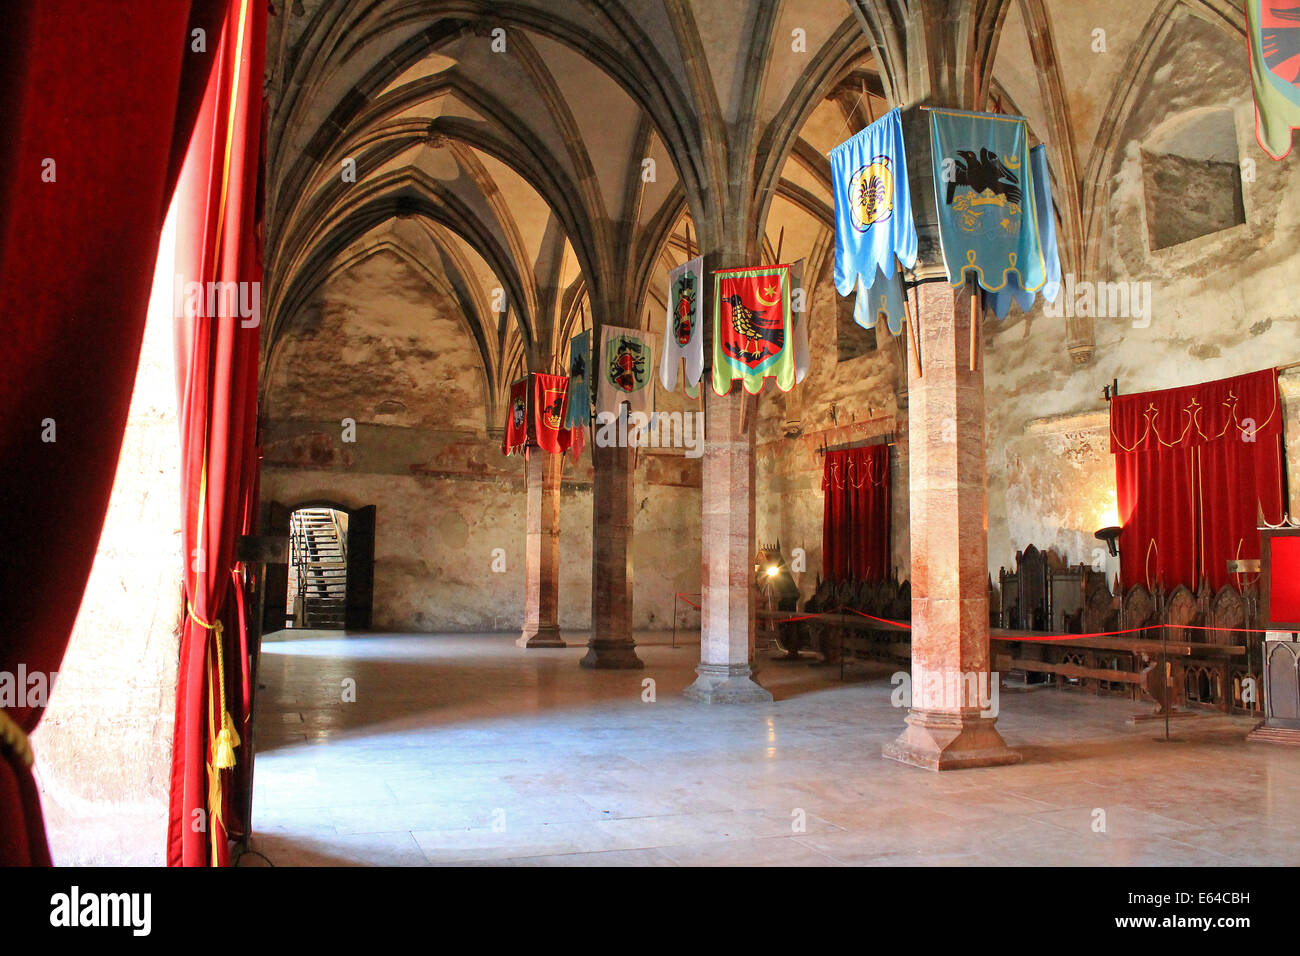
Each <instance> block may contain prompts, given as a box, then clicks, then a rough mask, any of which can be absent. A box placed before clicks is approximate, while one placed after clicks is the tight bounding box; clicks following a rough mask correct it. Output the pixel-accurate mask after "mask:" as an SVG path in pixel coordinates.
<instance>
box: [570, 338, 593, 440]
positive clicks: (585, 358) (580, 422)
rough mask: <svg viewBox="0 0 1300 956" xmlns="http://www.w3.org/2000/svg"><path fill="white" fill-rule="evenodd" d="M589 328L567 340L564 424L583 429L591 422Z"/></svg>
mask: <svg viewBox="0 0 1300 956" xmlns="http://www.w3.org/2000/svg"><path fill="white" fill-rule="evenodd" d="M590 368H591V330H590V329H587V330H586V331H584V332H581V333H579V334H578V335H575V336H574V337H573V339H572V341H570V342H569V409H568V415H567V416H566V419H565V424H567V425H568V426H569V427H570V428H574V429H583V428H586V427H587V426H588V425H590V424H591V388H590V386H589V384H588V374H587V373H588V370H589V369H590Z"/></svg>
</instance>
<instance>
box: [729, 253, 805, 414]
mask: <svg viewBox="0 0 1300 956" xmlns="http://www.w3.org/2000/svg"><path fill="white" fill-rule="evenodd" d="M713 283H714V296H713V301H714V305H713V332H714V336H713V390H714V391H715V392H716V393H717V394H719V395H726V394H727V393H728V392H730V391H731V383H732V382H733V381H734V380H735V379H737V378H739V379H741V380H742V381H743V382H744V384H745V390H746V391H748V392H749V393H750V394H751V395H756V394H758V392H760V391H762V388H763V382H764V380H765V379H766V378H775V379H776V383H777V387H778V388H780V389H781V391H783V392H788V391H789V390H790V389H791V388H793V387H794V385H795V377H796V370H795V360H794V348H793V347H792V340H793V337H794V328H793V321H794V319H793V312H792V310H791V303H790V292H791V288H792V281H791V271H790V266H789V265H779V266H758V267H754V268H748V269H724V270H720V271H718V272H715V273H714V274H713Z"/></svg>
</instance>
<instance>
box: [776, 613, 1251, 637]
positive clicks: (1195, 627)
mask: <svg viewBox="0 0 1300 956" xmlns="http://www.w3.org/2000/svg"><path fill="white" fill-rule="evenodd" d="M844 611H852V612H853V613H854V614H857V615H859V616H861V617H865V618H867V619H869V620H872V621H879V622H880V623H881V624H892V625H894V626H895V627H901V628H904V629H906V630H909V631H910V630H911V629H912V625H911V624H909V623H908V622H906V621H891V620H890V619H889V618H887V617H876V616H875V615H874V614H868V613H866V612H865V611H859V610H858V609H857V608H855V607H838V608H836V609H835V610H834V611H823V612H820V613H817V614H803V615H800V616H798V617H783V618H779V619H770V620H776V621H777V623H782V624H788V623H791V622H793V621H811V620H813V619H815V618H819V617H826V616H828V615H830V614H840V613H842V612H844ZM1162 627H1170V628H1175V629H1179V628H1181V629H1184V630H1188V631H1229V632H1233V633H1242V634H1267V633H1269V632H1268V631H1267V630H1264V629H1262V628H1254V627H1205V626H1203V625H1200V624H1146V625H1144V626H1142V627H1129V628H1124V629H1123V630H1118V631H1089V632H1088V633H1087V634H1051V633H1041V634H1039V633H1035V634H1034V635H1033V636H1032V637H1002V636H999V635H992V636H991V639H992V640H995V641H1029V642H1035V643H1037V642H1042V641H1078V640H1082V639H1084V638H1087V637H1115V636H1118V635H1120V634H1140V633H1142V632H1143V631H1155V630H1159V629H1160V628H1162Z"/></svg>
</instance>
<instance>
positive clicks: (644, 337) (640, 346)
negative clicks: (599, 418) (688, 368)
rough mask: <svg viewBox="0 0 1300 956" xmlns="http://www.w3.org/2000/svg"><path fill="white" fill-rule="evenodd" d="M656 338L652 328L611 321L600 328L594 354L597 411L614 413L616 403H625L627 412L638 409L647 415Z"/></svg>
mask: <svg viewBox="0 0 1300 956" xmlns="http://www.w3.org/2000/svg"><path fill="white" fill-rule="evenodd" d="M656 338H658V336H657V335H655V333H653V332H643V331H641V330H640V329H622V328H618V327H617V326H613V325H607V326H605V327H604V328H603V329H602V330H601V334H600V355H599V356H598V357H597V373H598V375H599V376H600V377H599V380H598V381H599V386H598V388H597V390H596V410H597V413H598V414H599V413H604V412H609V413H612V414H613V415H614V416H615V417H617V416H618V410H619V406H620V405H622V404H624V403H626V404H627V406H628V412H629V413H632V412H641V413H643V414H645V415H647V416H648V415H649V413H651V412H653V411H654V394H655V390H654V362H655V339H656Z"/></svg>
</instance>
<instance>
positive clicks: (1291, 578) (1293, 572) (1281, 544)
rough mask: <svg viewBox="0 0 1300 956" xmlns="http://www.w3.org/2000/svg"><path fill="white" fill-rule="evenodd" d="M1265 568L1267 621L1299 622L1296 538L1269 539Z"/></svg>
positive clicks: (1298, 539)
mask: <svg viewBox="0 0 1300 956" xmlns="http://www.w3.org/2000/svg"><path fill="white" fill-rule="evenodd" d="M1269 567H1270V574H1269V583H1268V604H1269V608H1268V617H1269V620H1270V621H1276V622H1279V623H1280V622H1288V623H1293V622H1295V621H1300V535H1288V536H1283V535H1274V536H1273V538H1272V540H1271V541H1270V542H1269Z"/></svg>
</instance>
